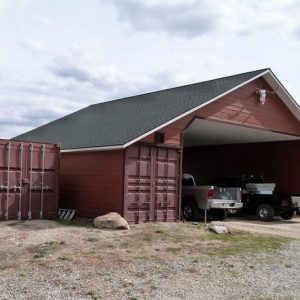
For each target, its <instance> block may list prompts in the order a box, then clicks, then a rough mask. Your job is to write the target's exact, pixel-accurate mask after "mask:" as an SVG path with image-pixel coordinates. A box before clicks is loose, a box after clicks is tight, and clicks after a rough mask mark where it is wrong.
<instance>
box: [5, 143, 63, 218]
mask: <svg viewBox="0 0 300 300" xmlns="http://www.w3.org/2000/svg"><path fill="white" fill-rule="evenodd" d="M58 167H59V149H58V148H57V147H56V146H55V145H42V144H33V143H22V142H14V141H11V142H9V141H0V220H17V219H22V220H25V219H37V218H54V217H56V215H57V196H58Z"/></svg>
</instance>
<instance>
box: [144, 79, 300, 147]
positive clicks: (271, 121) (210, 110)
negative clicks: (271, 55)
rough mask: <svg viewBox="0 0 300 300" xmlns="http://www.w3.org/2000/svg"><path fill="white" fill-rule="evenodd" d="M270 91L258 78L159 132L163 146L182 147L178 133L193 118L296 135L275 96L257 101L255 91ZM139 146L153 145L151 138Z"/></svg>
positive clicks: (294, 124) (293, 124)
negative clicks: (161, 135)
mask: <svg viewBox="0 0 300 300" xmlns="http://www.w3.org/2000/svg"><path fill="white" fill-rule="evenodd" d="M259 87H261V88H264V89H267V90H272V88H271V87H270V86H269V85H268V83H267V82H266V81H265V80H264V79H263V78H258V79H256V80H254V81H252V82H250V83H248V84H246V85H245V86H243V87H241V88H239V89H238V90H236V91H234V92H232V93H230V94H228V95H226V96H224V97H222V98H220V99H218V100H216V101H215V102H213V103H211V104H208V105H207V106H204V107H203V108H201V109H199V110H197V111H195V112H193V113H192V114H190V115H188V116H186V117H184V118H182V119H180V120H178V121H176V122H174V123H172V124H170V125H168V126H166V127H165V128H162V129H161V130H160V132H163V133H165V144H166V145H172V146H180V145H181V146H182V130H183V129H184V128H186V126H188V125H189V123H190V122H191V121H192V120H193V118H197V117H198V118H205V119H207V120H212V121H222V122H227V123H231V124H236V125H244V126H249V127H254V128H260V129H265V130H271V131H276V132H282V133H289V134H295V135H300V125H299V121H298V120H297V119H296V118H295V116H294V115H293V114H292V113H291V112H290V111H289V109H288V108H287V107H286V106H285V104H284V103H283V102H282V101H281V100H280V98H279V97H278V96H277V95H276V94H273V95H272V94H268V95H267V101H266V103H265V105H262V104H260V103H259V101H258V96H257V95H256V94H255V91H256V89H257V88H259ZM142 142H150V143H153V142H154V135H153V134H152V135H149V136H147V137H146V138H145V139H143V140H142Z"/></svg>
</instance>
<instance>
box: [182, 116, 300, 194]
mask: <svg viewBox="0 0 300 300" xmlns="http://www.w3.org/2000/svg"><path fill="white" fill-rule="evenodd" d="M183 138H184V150H183V164H182V172H183V173H189V174H192V175H193V176H194V178H195V181H196V183H197V184H199V185H207V184H213V182H215V181H216V180H217V179H218V178H220V177H231V176H240V175H242V174H244V175H263V177H264V179H265V181H266V182H275V183H276V190H277V191H279V192H289V193H297V194H300V178H299V176H298V175H300V174H299V171H298V166H296V164H295V161H294V158H295V157H296V154H297V153H299V150H300V141H299V140H300V137H299V136H293V135H288V134H283V133H277V132H272V131H268V130H263V129H256V128H250V127H245V126H240V125H233V124H228V123H223V122H215V121H209V120H206V119H198V118H196V119H194V120H193V122H192V123H191V124H190V125H189V126H188V127H187V128H186V129H185V131H184V133H183Z"/></svg>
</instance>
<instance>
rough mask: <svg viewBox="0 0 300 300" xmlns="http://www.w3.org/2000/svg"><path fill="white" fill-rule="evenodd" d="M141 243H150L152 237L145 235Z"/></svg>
mask: <svg viewBox="0 0 300 300" xmlns="http://www.w3.org/2000/svg"><path fill="white" fill-rule="evenodd" d="M143 241H146V242H151V241H152V236H151V235H145V236H144V237H143Z"/></svg>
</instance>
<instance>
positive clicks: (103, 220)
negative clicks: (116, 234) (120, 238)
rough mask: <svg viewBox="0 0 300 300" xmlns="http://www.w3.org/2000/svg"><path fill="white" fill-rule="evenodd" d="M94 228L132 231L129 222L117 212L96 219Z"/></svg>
mask: <svg viewBox="0 0 300 300" xmlns="http://www.w3.org/2000/svg"><path fill="white" fill-rule="evenodd" d="M94 226H95V227H97V228H102V229H103V228H104V229H130V228H129V225H128V223H127V221H126V220H125V219H124V218H122V217H121V216H120V215H119V214H118V213H115V212H111V213H109V214H106V215H103V216H100V217H97V218H95V219H94Z"/></svg>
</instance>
